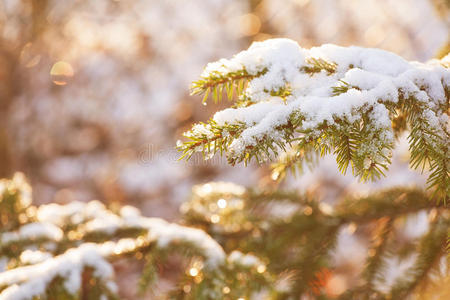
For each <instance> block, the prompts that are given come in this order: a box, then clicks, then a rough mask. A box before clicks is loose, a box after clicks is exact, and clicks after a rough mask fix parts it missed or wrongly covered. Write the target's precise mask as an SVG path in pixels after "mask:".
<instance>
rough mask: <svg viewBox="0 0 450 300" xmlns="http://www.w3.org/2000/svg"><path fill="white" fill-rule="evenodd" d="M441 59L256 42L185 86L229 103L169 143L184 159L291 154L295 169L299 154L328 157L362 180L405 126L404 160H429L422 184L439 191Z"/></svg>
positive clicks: (444, 125) (445, 106)
mask: <svg viewBox="0 0 450 300" xmlns="http://www.w3.org/2000/svg"><path fill="white" fill-rule="evenodd" d="M449 62H450V57H449V56H447V57H446V58H443V59H442V60H431V61H429V62H427V63H419V62H408V61H406V60H404V59H403V58H401V57H399V56H397V55H395V54H393V53H390V52H387V51H383V50H379V49H370V48H360V47H339V46H336V45H331V44H326V45H323V46H320V47H315V48H311V49H304V48H301V47H300V46H299V45H298V44H297V43H296V42H294V41H292V40H288V39H272V40H266V41H263V42H255V43H253V44H252V45H251V47H250V48H249V49H248V50H246V51H242V52H240V53H239V54H237V55H235V56H234V57H233V58H231V59H221V60H219V61H217V62H214V63H210V64H208V65H207V66H206V68H205V70H204V71H203V73H202V75H201V78H200V80H198V81H196V82H194V83H193V85H192V93H193V94H204V101H206V100H207V98H208V97H209V95H212V97H213V99H214V100H215V101H218V100H220V99H221V98H222V94H224V95H227V96H228V98H229V100H234V101H235V102H234V104H233V106H232V107H230V108H227V109H224V110H222V111H219V112H217V113H216V114H215V115H214V116H213V117H212V118H211V119H210V120H209V121H208V122H207V123H199V124H196V125H194V126H193V128H192V130H190V131H188V132H186V133H185V137H186V139H187V140H186V141H184V142H179V144H178V149H179V150H180V151H182V152H183V157H188V158H189V157H190V156H191V155H192V154H193V153H195V152H202V153H203V155H204V156H205V157H207V158H209V157H211V156H212V155H214V154H215V153H217V152H220V153H223V152H225V153H226V156H227V158H228V161H229V162H230V163H231V164H235V163H238V162H242V161H243V162H245V163H247V162H249V161H250V160H252V159H253V158H254V159H256V160H257V161H258V162H260V161H266V160H272V159H274V158H275V157H276V156H278V155H279V154H280V153H281V154H285V153H291V154H290V155H291V156H290V157H289V158H288V159H287V158H286V157H285V156H284V157H283V160H284V161H289V163H294V164H295V163H297V164H298V165H301V164H302V163H303V161H302V160H303V159H304V158H308V157H310V155H306V154H305V153H311V152H312V153H317V154H320V155H324V154H327V153H334V154H336V159H337V163H338V165H339V169H340V170H341V171H342V172H345V171H346V170H347V168H348V166H349V165H350V166H351V168H352V172H353V174H354V175H355V176H357V177H359V178H360V179H362V180H367V179H376V178H378V177H380V176H381V175H383V172H384V171H385V170H387V168H388V166H389V164H390V158H391V150H392V148H393V147H394V142H395V137H396V136H398V134H399V133H401V132H402V131H404V130H409V132H410V135H409V143H410V150H411V153H412V155H411V165H412V166H413V167H414V168H419V167H422V168H423V167H425V166H429V167H430V170H431V175H430V177H429V184H430V186H433V187H436V188H437V189H436V191H437V192H438V193H439V194H440V195H441V196H442V195H445V197H448V194H449V188H448V187H449V186H450V182H449V165H448V164H449V163H448V162H449V147H450V146H449V145H450V143H448V141H449V127H448V126H449V125H448V124H449V117H448V111H449V95H450V72H449V69H448V68H449ZM235 92H236V94H237V97H235V96H234V94H235ZM288 150H289V151H288ZM281 163H282V162H281ZM277 170H278V171H279V170H283V168H280V166H278V168H277ZM278 171H277V172H278ZM278 175H280V174H275V177H277V176H278Z"/></svg>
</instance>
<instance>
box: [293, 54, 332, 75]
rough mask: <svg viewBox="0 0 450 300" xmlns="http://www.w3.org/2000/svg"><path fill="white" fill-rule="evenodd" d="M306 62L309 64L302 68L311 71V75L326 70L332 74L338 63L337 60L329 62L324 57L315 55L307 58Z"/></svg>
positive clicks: (306, 71) (304, 70) (303, 70)
mask: <svg viewBox="0 0 450 300" xmlns="http://www.w3.org/2000/svg"><path fill="white" fill-rule="evenodd" d="M306 63H307V64H308V65H306V66H304V67H302V68H301V71H302V72H305V73H309V74H311V76H312V75H313V74H314V73H320V72H322V71H325V72H326V73H327V74H328V75H331V74H333V73H335V72H336V69H337V64H336V63H335V62H328V61H326V60H324V59H323V58H320V57H319V58H315V57H308V58H307V59H306Z"/></svg>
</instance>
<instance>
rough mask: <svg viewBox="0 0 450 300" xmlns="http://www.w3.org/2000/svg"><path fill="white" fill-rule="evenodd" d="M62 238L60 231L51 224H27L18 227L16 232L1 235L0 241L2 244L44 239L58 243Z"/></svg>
mask: <svg viewBox="0 0 450 300" xmlns="http://www.w3.org/2000/svg"><path fill="white" fill-rule="evenodd" d="M62 237H63V232H62V230H61V229H60V228H59V227H57V226H55V225H53V224H51V223H29V224H25V225H23V226H22V227H20V228H19V230H18V231H15V232H6V233H3V234H1V235H0V241H1V242H2V244H9V243H12V242H16V241H21V240H33V239H34V240H35V239H41V238H46V239H49V240H51V241H59V240H61V238H62Z"/></svg>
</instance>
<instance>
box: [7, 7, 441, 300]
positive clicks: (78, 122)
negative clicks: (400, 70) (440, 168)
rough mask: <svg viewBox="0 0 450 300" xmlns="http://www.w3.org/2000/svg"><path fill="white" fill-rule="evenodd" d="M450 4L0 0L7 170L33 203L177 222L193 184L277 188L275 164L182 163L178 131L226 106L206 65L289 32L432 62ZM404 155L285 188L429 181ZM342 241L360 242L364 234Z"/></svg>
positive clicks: (330, 195)
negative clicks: (375, 167) (99, 207)
mask: <svg viewBox="0 0 450 300" xmlns="http://www.w3.org/2000/svg"><path fill="white" fill-rule="evenodd" d="M449 5H450V3H449V1H448V0H434V1H432V0H364V1H360V0H286V1H278V0H208V1H206V0H183V1H182V0H178V1H176V0H152V1H137V0H95V1H82V0H65V1H56V0H22V1H20V0H1V1H0V177H10V176H11V175H12V174H13V173H14V172H15V171H22V172H24V173H25V175H26V176H27V177H28V178H29V180H30V181H31V184H32V187H33V197H34V201H35V203H36V204H42V203H49V202H57V203H67V202H70V201H74V200H78V201H88V200H91V199H100V200H101V201H103V202H105V203H107V204H121V205H123V204H131V205H134V206H137V207H139V208H140V209H141V210H142V212H143V214H144V215H147V216H158V217H163V218H166V219H169V220H177V218H178V216H179V212H178V208H179V206H180V204H181V203H182V202H183V201H185V200H186V199H188V198H189V195H190V190H191V188H192V185H194V184H198V183H204V182H207V181H211V180H215V181H217V180H220V181H232V182H235V183H239V184H243V185H246V186H258V185H259V186H261V185H264V186H270V185H272V184H274V183H273V181H272V180H271V178H270V176H269V173H268V172H266V171H267V170H268V169H267V170H265V169H264V168H256V167H255V166H252V165H251V166H249V167H247V168H244V167H241V166H239V167H235V168H232V167H230V166H227V165H226V161H225V160H222V159H221V158H213V159H212V160H210V161H207V162H203V161H202V160H201V157H199V158H198V159H193V160H192V161H190V162H184V161H183V162H179V161H177V158H178V157H179V154H178V153H177V152H176V151H175V149H174V147H175V144H176V140H177V139H179V138H180V137H181V133H182V132H184V131H186V130H187V129H188V128H189V127H190V126H191V124H192V123H193V122H197V121H200V120H205V119H206V117H207V116H208V115H211V113H212V112H213V111H216V110H217V109H218V108H217V107H211V106H212V105H210V106H206V107H204V106H202V105H201V102H200V99H198V98H197V97H190V96H189V89H188V87H189V83H190V82H191V81H193V80H195V79H196V78H197V77H198V76H199V74H200V73H201V70H202V68H203V67H204V66H205V65H206V63H208V62H209V61H215V60H217V59H219V58H221V57H230V56H231V55H232V54H233V53H236V52H238V51H240V50H242V49H246V48H247V47H248V46H249V45H250V44H251V43H252V41H257V40H264V39H267V38H272V37H287V38H291V39H294V40H296V41H298V42H299V44H300V45H301V46H302V47H305V48H309V47H313V46H318V45H321V44H324V43H334V44H338V45H343V46H348V45H358V46H365V47H377V48H381V49H385V50H389V51H392V52H394V53H397V54H399V55H401V56H403V57H404V58H405V59H408V60H419V61H425V60H428V59H430V58H432V57H434V56H436V55H438V53H439V51H445V50H442V49H443V47H444V48H445V45H448V41H449V27H450V14H449ZM446 51H447V52H448V46H447V50H446ZM405 155H408V154H407V146H403V147H402V146H401V147H399V149H397V152H396V154H395V156H394V158H395V159H394V164H393V165H392V167H391V170H390V172H389V177H390V180H389V182H388V181H386V180H381V181H379V182H376V183H373V184H360V183H358V182H357V181H356V180H355V179H353V178H352V176H351V174H350V175H347V176H340V175H339V173H338V171H337V168H336V166H335V163H334V160H333V159H325V160H324V161H323V162H322V163H321V164H320V167H319V168H318V169H316V170H315V171H314V172H307V174H305V175H303V176H302V177H298V178H297V179H293V180H288V181H287V182H285V183H284V185H286V186H288V187H296V188H301V189H302V190H315V191H317V192H319V193H320V195H321V196H322V198H323V201H324V202H332V201H333V200H334V199H335V198H336V197H337V196H339V195H341V194H342V193H349V192H358V193H364V192H365V191H367V190H370V189H371V188H373V187H374V186H376V187H379V186H386V185H396V184H408V185H411V184H414V185H419V186H422V185H424V183H425V178H426V177H424V176H421V175H420V174H418V173H416V172H413V171H410V170H409V168H408V166H407V163H406V161H407V159H404V156H405ZM402 157H403V158H402ZM392 178H394V180H393V179H392ZM324 186H326V188H325V187H324ZM425 217H426V216H425ZM416 223H418V224H419V226H420V224H423V223H420V222H416ZM422 230H423V229H422ZM419 231H420V230H419ZM410 233H411V234H417V230H415V229H411V232H410ZM346 243H347V246H349V245H350V246H351V248H354V249H357V248H358V241H357V240H356V239H354V240H351V239H349V238H348V239H347V240H346ZM352 243H353V244H352ZM337 251H339V247H338V250H337ZM357 259H358V258H357V257H352V261H353V262H354V263H358V262H357ZM361 259H364V257H363V256H362V257H361ZM136 276H137V275H136ZM131 280H132V279H131ZM127 286H129V288H133V287H134V285H133V284H127ZM125 288H126V287H125ZM124 293H125V294H126V293H127V292H126V291H125V292H124ZM130 293H132V292H130Z"/></svg>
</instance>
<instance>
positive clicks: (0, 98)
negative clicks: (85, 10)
mask: <svg viewBox="0 0 450 300" xmlns="http://www.w3.org/2000/svg"><path fill="white" fill-rule="evenodd" d="M23 5H24V6H25V5H27V4H25V3H24V4H23ZM30 5H31V18H30V21H31V22H30V24H29V25H28V24H26V23H25V24H23V26H22V28H20V29H19V31H20V35H19V36H20V37H22V40H20V41H18V43H17V44H15V45H12V46H11V43H9V42H8V41H7V40H5V39H4V38H3V37H2V36H0V177H10V176H11V175H12V173H14V171H16V170H17V169H18V164H17V158H16V157H15V156H14V146H13V144H14V137H13V136H11V133H10V132H8V119H9V113H10V106H11V104H12V103H13V101H14V98H15V97H17V96H18V95H19V94H20V93H21V91H23V89H24V88H26V82H25V81H26V79H27V76H26V74H25V73H24V72H23V70H21V68H22V66H21V65H20V55H21V50H22V49H23V47H24V46H25V45H27V44H28V43H33V42H34V41H36V40H37V39H38V38H39V36H40V35H41V34H42V32H43V31H44V30H45V27H46V23H47V21H46V15H47V14H46V13H47V7H48V0H33V1H31V3H30Z"/></svg>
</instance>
